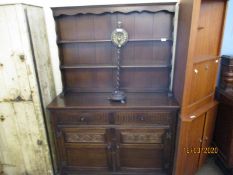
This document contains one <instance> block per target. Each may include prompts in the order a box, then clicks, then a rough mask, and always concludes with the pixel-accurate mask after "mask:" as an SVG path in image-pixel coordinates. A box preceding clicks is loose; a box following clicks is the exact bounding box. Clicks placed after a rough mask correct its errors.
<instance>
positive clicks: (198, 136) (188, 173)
mask: <svg viewBox="0 0 233 175" xmlns="http://www.w3.org/2000/svg"><path fill="white" fill-rule="evenodd" d="M204 124H205V114H203V115H200V116H197V117H194V118H193V119H192V120H191V121H190V124H189V125H190V126H189V131H188V144H187V147H185V148H184V150H185V154H186V162H187V163H186V166H185V173H184V175H194V174H195V173H196V171H197V170H198V162H199V157H200V153H198V150H199V149H201V144H202V135H203V128H204Z"/></svg>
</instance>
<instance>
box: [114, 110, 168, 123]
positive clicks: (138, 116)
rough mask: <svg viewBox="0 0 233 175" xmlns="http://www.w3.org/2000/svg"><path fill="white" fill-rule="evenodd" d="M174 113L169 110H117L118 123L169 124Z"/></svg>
mask: <svg viewBox="0 0 233 175" xmlns="http://www.w3.org/2000/svg"><path fill="white" fill-rule="evenodd" d="M171 120H172V113H171V112H169V111H157V112H117V113H116V114H115V123H116V124H122V125H124V124H127V125H128V124H139V125H140V124H158V125H169V124H170V123H171Z"/></svg>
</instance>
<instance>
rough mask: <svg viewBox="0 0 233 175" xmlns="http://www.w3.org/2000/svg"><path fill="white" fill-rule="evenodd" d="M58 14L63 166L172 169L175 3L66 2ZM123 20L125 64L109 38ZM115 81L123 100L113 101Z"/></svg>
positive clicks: (56, 104) (81, 170)
mask: <svg viewBox="0 0 233 175" xmlns="http://www.w3.org/2000/svg"><path fill="white" fill-rule="evenodd" d="M53 14H54V19H55V22H56V27H57V35H58V37H57V38H58V43H57V44H58V47H59V52H60V63H61V66H60V68H61V72H62V77H63V85H64V91H63V93H62V94H61V95H59V96H58V97H56V98H55V100H54V101H53V102H52V103H51V104H50V105H49V106H48V109H49V110H50V113H51V116H52V117H51V118H52V126H53V130H54V133H55V135H54V137H55V143H56V150H57V164H58V169H59V171H60V174H69V173H73V174H106V175H108V174H109V175H110V174H111V175H112V174H128V175H135V174H138V175H139V174H141V175H146V174H148V175H149V174H161V175H165V174H171V171H172V168H173V158H174V145H175V136H176V122H177V113H178V109H179V106H178V105H177V102H176V100H175V99H174V97H173V95H172V88H171V87H172V83H171V82H172V77H173V72H174V71H173V70H174V66H173V62H174V55H173V54H172V52H171V51H172V50H174V49H172V48H173V43H175V40H174V36H173V33H175V32H176V31H175V29H176V26H175V25H174V24H176V23H174V18H175V16H176V4H175V3H155V4H139V5H136V4H131V5H112V6H91V7H61V8H53ZM118 22H122V27H123V28H124V29H125V30H126V31H127V32H128V42H127V44H126V45H124V47H122V48H121V49H120V50H121V52H120V57H121V59H120V63H121V65H120V67H117V62H118V61H117V50H118V49H119V48H116V47H115V46H114V45H113V43H112V42H111V33H112V32H113V31H114V30H115V29H116V28H117V25H118ZM117 70H120V76H119V77H116V75H119V74H117ZM118 78H119V79H120V81H118ZM116 85H119V88H120V90H121V91H124V92H125V94H126V96H127V99H126V101H125V103H124V104H123V103H117V102H112V101H109V97H110V96H111V94H112V92H114V91H115V89H116Z"/></svg>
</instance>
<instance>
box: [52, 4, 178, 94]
mask: <svg viewBox="0 0 233 175" xmlns="http://www.w3.org/2000/svg"><path fill="white" fill-rule="evenodd" d="M175 4H176V3H158V4H157V3H155V4H132V5H109V6H86V7H64V8H53V9H52V10H53V14H54V17H55V21H56V28H57V34H58V37H57V44H58V47H59V52H60V69H61V70H62V80H63V87H64V92H67V91H70V92H77V93H79V92H100V91H101V92H112V91H113V90H114V87H116V83H117V82H116V77H115V76H116V68H117V60H116V58H117V54H116V47H115V46H114V45H113V44H112V42H111V33H112V31H113V30H115V29H116V27H117V23H118V21H121V22H122V27H123V28H124V29H125V30H126V31H127V32H128V35H129V42H128V43H127V44H126V45H125V46H124V47H123V48H122V49H121V60H120V62H121V66H120V67H121V74H120V75H121V77H120V78H121V87H120V88H121V89H124V90H125V91H126V92H129V93H130V92H155V93H156V92H167V93H170V92H171V89H169V88H170V87H171V84H172V78H173V75H172V74H173V63H174V60H173V58H174V57H173V53H172V50H173V42H174V41H173V35H174V32H175V31H174V16H175Z"/></svg>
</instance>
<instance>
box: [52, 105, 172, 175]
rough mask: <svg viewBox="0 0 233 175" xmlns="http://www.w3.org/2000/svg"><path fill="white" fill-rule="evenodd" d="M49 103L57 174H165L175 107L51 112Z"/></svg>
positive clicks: (169, 152)
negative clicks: (54, 140) (57, 165)
mask: <svg viewBox="0 0 233 175" xmlns="http://www.w3.org/2000/svg"><path fill="white" fill-rule="evenodd" d="M52 105H53V103H52V104H50V108H51V115H52V123H53V126H54V127H55V128H54V130H55V138H56V148H57V152H58V153H59V154H58V160H59V163H60V165H59V167H60V168H61V173H62V174H65V173H67V172H79V173H84V174H85V173H96V172H98V173H101V172H102V173H103V172H104V173H106V174H108V173H109V174H111V172H118V173H120V174H121V173H129V174H130V173H131V174H151V173H161V174H170V173H171V169H172V166H173V163H172V162H173V161H172V160H173V149H174V140H175V123H176V109H175V110H173V109H170V110H168V109H165V110H152V111H151V110H150V111H146V112H145V111H141V110H139V111H135V110H130V111H127V110H120V111H118V110H117V111H116V110H112V111H111V112H110V111H102V110H101V111H88V112H87V111H83V110H77V109H76V110H74V109H72V110H67V109H65V108H64V109H62V110H61V109H59V110H54V109H52V108H54V106H52ZM81 116H82V117H81ZM87 116H89V117H90V116H92V117H93V118H94V117H96V118H97V119H98V116H101V118H102V117H103V119H105V120H104V121H103V120H102V121H101V120H100V121H99V122H98V123H96V122H93V120H92V121H91V120H89V119H90V118H85V117H87ZM80 117H81V118H80ZM68 119H69V121H68ZM89 121H90V122H89Z"/></svg>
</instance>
